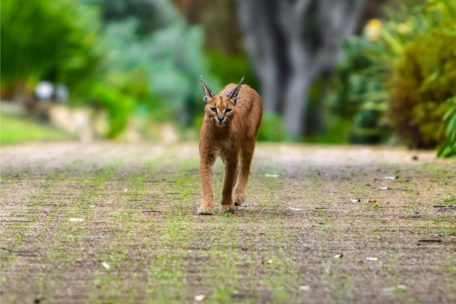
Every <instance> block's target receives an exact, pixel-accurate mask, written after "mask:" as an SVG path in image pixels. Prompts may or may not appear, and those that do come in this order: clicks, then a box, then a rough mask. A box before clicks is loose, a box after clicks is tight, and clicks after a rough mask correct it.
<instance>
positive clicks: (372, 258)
mask: <svg viewBox="0 0 456 304" xmlns="http://www.w3.org/2000/svg"><path fill="white" fill-rule="evenodd" d="M366 260H368V261H378V258H375V257H367V258H366Z"/></svg>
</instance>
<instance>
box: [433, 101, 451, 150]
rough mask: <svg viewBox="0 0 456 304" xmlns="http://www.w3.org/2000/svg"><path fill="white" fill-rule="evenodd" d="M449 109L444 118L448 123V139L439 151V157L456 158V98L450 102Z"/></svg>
mask: <svg viewBox="0 0 456 304" xmlns="http://www.w3.org/2000/svg"><path fill="white" fill-rule="evenodd" d="M448 103H449V104H450V105H449V108H448V110H447V112H446V113H445V116H444V117H443V120H444V121H445V123H446V139H445V141H444V142H443V143H442V144H441V145H440V146H439V149H438V150H437V155H438V156H443V157H450V156H456V97H453V98H451V99H450V100H448Z"/></svg>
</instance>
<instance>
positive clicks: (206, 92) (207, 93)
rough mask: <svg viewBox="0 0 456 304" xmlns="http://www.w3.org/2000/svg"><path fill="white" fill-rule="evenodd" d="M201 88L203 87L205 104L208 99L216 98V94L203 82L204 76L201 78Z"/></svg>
mask: <svg viewBox="0 0 456 304" xmlns="http://www.w3.org/2000/svg"><path fill="white" fill-rule="evenodd" d="M201 86H202V87H203V92H204V97H203V99H204V102H207V101H208V99H210V98H212V97H214V93H212V91H211V89H209V87H208V86H207V84H206V83H205V82H204V80H203V76H201Z"/></svg>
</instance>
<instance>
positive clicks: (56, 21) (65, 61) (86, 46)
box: [0, 0, 99, 94]
mask: <svg viewBox="0 0 456 304" xmlns="http://www.w3.org/2000/svg"><path fill="white" fill-rule="evenodd" d="M96 20H97V18H96V15H95V12H94V11H93V10H91V9H90V8H88V7H86V6H82V5H80V4H79V2H78V1H73V0H62V1H54V0H30V1H27V2H26V3H25V2H22V1H15V0H4V1H2V7H1V18H0V24H1V29H0V34H1V37H2V43H1V66H2V68H1V72H0V74H1V90H2V93H4V94H7V93H9V92H11V91H14V90H16V89H17V88H18V87H25V88H33V86H34V85H35V84H36V82H37V81H40V80H43V79H49V80H53V81H56V82H65V83H68V84H70V85H72V86H77V85H78V84H80V83H81V82H83V81H84V80H86V79H87V76H88V75H90V73H91V72H92V71H93V70H94V68H96V66H97V62H98V60H99V57H98V56H97V54H96V53H95V52H94V51H93V50H94V45H95V44H96V41H97V39H98V35H97V28H98V26H97V22H96Z"/></svg>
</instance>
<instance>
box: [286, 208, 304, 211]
mask: <svg viewBox="0 0 456 304" xmlns="http://www.w3.org/2000/svg"><path fill="white" fill-rule="evenodd" d="M288 209H290V210H293V211H302V210H304V209H301V208H294V207H288Z"/></svg>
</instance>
